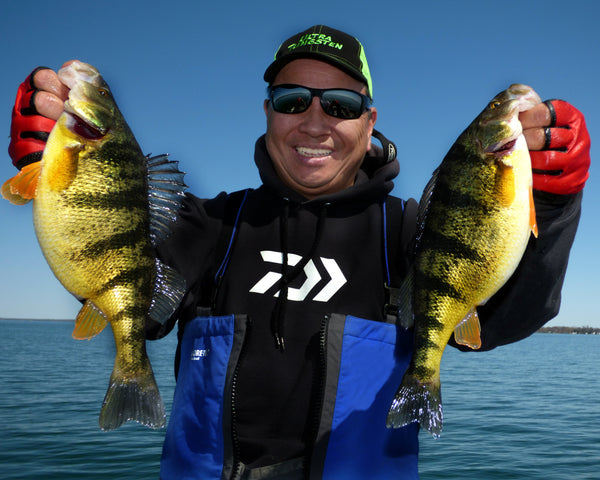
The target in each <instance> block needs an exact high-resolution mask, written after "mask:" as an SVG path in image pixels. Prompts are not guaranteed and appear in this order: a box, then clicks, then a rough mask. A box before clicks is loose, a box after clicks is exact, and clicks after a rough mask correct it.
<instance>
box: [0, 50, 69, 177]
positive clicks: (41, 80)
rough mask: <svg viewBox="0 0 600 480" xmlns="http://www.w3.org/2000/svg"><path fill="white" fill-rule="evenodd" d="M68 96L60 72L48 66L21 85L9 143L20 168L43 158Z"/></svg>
mask: <svg viewBox="0 0 600 480" xmlns="http://www.w3.org/2000/svg"><path fill="white" fill-rule="evenodd" d="M69 63H71V61H69V62H67V63H65V65H68V64H69ZM68 96H69V89H68V88H67V87H66V86H65V85H64V84H63V83H62V82H61V81H60V80H59V78H58V75H57V74H56V72H54V71H52V70H50V69H49V68H46V67H38V68H36V69H35V70H34V71H33V72H31V74H30V75H29V76H28V77H27V79H26V80H25V81H24V82H23V83H22V84H21V85H20V86H19V89H18V90H17V98H16V101H15V106H14V108H13V112H12V123H11V127H10V137H11V138H10V144H9V146H8V154H9V155H10V157H11V158H12V161H13V164H14V165H15V166H16V167H17V168H19V169H21V168H23V167H24V166H25V165H28V164H30V163H33V162H36V161H38V160H40V159H41V157H42V152H43V150H44V147H45V145H46V141H47V139H48V134H49V133H50V130H52V127H53V126H54V124H55V123H56V120H57V119H58V117H59V116H60V114H61V113H62V112H63V105H64V102H65V100H66V99H67V98H68Z"/></svg>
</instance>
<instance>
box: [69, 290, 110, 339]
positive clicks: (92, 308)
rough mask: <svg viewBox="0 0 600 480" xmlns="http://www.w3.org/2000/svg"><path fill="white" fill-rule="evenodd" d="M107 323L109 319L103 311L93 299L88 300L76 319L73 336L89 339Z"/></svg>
mask: <svg viewBox="0 0 600 480" xmlns="http://www.w3.org/2000/svg"><path fill="white" fill-rule="evenodd" d="M107 323H108V319H107V318H106V315H104V313H102V310H100V309H99V308H98V307H97V306H96V305H95V304H94V302H92V301H91V300H86V302H85V304H84V305H83V307H81V310H79V313H78V314H77V318H76V319H75V328H74V329H73V338H74V339H75V340H89V339H91V338H92V337H95V336H96V335H98V334H99V333H100V332H101V331H102V330H104V327H106V324H107Z"/></svg>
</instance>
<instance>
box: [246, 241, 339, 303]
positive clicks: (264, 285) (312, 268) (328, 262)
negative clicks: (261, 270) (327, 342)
mask: <svg viewBox="0 0 600 480" xmlns="http://www.w3.org/2000/svg"><path fill="white" fill-rule="evenodd" d="M260 254H261V256H262V259H263V260H264V261H265V262H268V263H276V264H278V265H281V264H282V263H283V254H282V253H281V252H275V251H272V250H263V251H261V252H260ZM319 259H320V260H321V263H322V264H323V266H324V267H325V270H326V271H327V273H328V274H329V277H330V278H331V280H329V282H328V283H327V285H325V286H324V287H323V288H322V289H321V290H320V291H319V292H318V293H317V294H316V295H315V296H314V297H313V300H314V301H315V302H327V301H329V299H330V298H331V297H333V296H334V295H335V293H336V292H337V291H338V290H339V289H340V288H342V286H343V285H344V284H345V283H346V282H347V280H346V277H344V274H343V273H342V270H341V269H340V267H339V266H338V264H337V262H336V261H335V260H334V259H333V258H323V257H319ZM300 260H302V257H301V256H300V255H295V254H293V253H290V254H288V265H290V266H291V267H293V266H295V265H297V264H298V262H299V261H300ZM304 274H305V275H306V280H305V281H304V283H303V284H302V285H301V286H300V288H288V297H287V298H288V300H292V301H296V302H301V301H303V300H304V299H306V297H307V296H308V295H309V294H310V292H311V291H312V289H313V288H314V287H315V286H316V285H317V283H319V281H320V280H321V278H322V277H321V274H320V273H319V270H318V269H317V267H316V265H315V263H314V262H313V261H312V260H309V261H308V263H307V264H306V266H305V267H304ZM280 278H281V273H277V272H268V273H267V274H266V275H265V276H264V277H263V278H261V279H260V280H259V281H258V282H257V283H256V285H254V286H253V287H252V288H251V289H250V292H252V293H260V294H264V293H265V292H266V291H267V290H269V289H270V288H271V287H273V285H275V284H276V283H277V282H278V281H279V279H280ZM278 295H279V292H276V293H275V295H274V296H275V297H277V296H278Z"/></svg>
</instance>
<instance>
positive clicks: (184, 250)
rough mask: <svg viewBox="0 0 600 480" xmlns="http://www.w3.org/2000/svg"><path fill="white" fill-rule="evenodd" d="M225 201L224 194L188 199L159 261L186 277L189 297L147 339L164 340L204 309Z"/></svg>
mask: <svg viewBox="0 0 600 480" xmlns="http://www.w3.org/2000/svg"><path fill="white" fill-rule="evenodd" d="M226 199H227V194H225V193H221V194H219V195H218V196H217V197H215V198H214V199H211V200H201V199H198V198H196V197H195V196H193V195H191V194H187V195H186V198H185V200H184V202H183V205H182V207H181V209H180V211H179V214H178V217H177V221H176V222H175V224H174V225H173V228H172V233H171V235H169V236H168V237H167V238H166V239H165V240H164V241H163V242H162V243H161V244H160V245H158V247H157V249H156V252H157V255H158V258H159V260H160V261H161V262H163V263H164V264H166V265H168V266H170V267H171V268H173V269H175V270H176V271H177V272H178V273H179V274H180V275H182V276H183V277H184V279H185V282H186V294H185V296H184V298H183V300H182V302H181V304H180V306H179V308H178V309H177V311H176V312H175V313H174V314H173V315H172V316H171V318H169V319H168V320H167V321H166V322H165V323H164V324H162V325H161V324H158V323H157V322H148V323H149V324H148V325H146V338H147V339H149V340H155V339H159V338H162V337H164V336H165V335H167V334H168V333H169V332H170V331H171V330H172V329H173V327H174V325H175V323H176V322H177V320H182V321H187V320H191V319H193V318H194V317H195V316H196V309H197V307H199V306H204V305H203V303H206V302H205V297H207V296H210V289H211V288H212V287H211V285H210V273H211V272H212V270H213V266H214V265H213V264H214V261H213V260H214V253H215V249H216V244H217V239H218V235H219V232H220V231H221V224H222V220H221V219H222V218H223V211H224V208H225V204H226Z"/></svg>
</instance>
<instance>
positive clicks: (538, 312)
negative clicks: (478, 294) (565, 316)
mask: <svg viewBox="0 0 600 480" xmlns="http://www.w3.org/2000/svg"><path fill="white" fill-rule="evenodd" d="M582 195H583V194H582V192H580V193H578V194H575V195H555V194H550V193H545V192H540V191H534V203H535V207H536V216H537V222H538V230H539V234H538V238H534V237H533V236H532V237H531V239H530V240H529V244H528V245H527V248H526V250H525V253H524V255H523V258H522V259H521V262H520V264H519V266H518V268H517V270H516V271H515V273H514V274H513V276H512V277H511V278H510V279H509V280H508V282H507V283H506V284H505V285H504V286H503V287H502V288H501V289H500V290H499V291H498V293H496V295H494V296H493V297H492V298H491V299H490V300H489V301H488V302H487V303H486V304H485V305H483V306H481V307H479V308H478V309H477V311H478V313H479V319H480V322H481V330H482V332H481V340H482V347H481V349H480V350H491V349H492V348H495V347H497V346H500V345H504V344H507V343H512V342H516V341H518V340H521V339H523V338H525V337H527V336H529V335H531V334H532V333H534V332H536V331H537V330H538V329H539V328H540V327H541V326H542V325H544V324H545V323H546V322H548V321H549V320H550V319H552V318H553V317H555V316H556V315H557V314H558V311H559V307H560V299H561V289H562V285H563V280H564V278H565V273H566V270H567V264H568V260H569V253H570V250H571V246H572V245H573V240H574V239H575V232H576V231H577V226H578V224H579V217H580V215H581V200H582ZM450 344H451V345H453V346H456V347H458V348H459V349H461V350H465V351H470V350H471V349H469V348H468V347H464V346H457V344H456V343H455V342H454V339H453V338H452V339H451V341H450Z"/></svg>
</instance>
